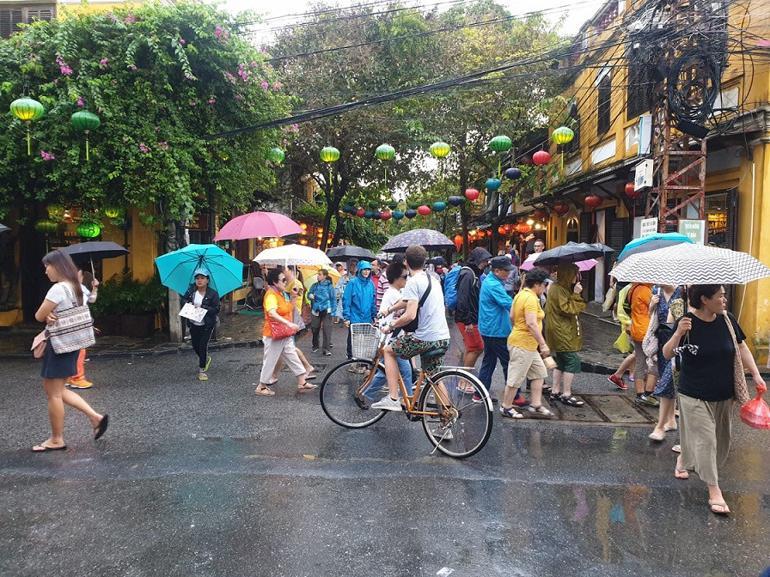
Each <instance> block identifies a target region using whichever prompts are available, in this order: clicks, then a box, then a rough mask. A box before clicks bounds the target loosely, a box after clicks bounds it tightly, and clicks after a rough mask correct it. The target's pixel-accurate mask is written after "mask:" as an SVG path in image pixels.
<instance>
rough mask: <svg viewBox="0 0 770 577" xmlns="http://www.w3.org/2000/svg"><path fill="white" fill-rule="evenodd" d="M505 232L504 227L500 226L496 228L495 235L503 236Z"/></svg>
mask: <svg viewBox="0 0 770 577" xmlns="http://www.w3.org/2000/svg"><path fill="white" fill-rule="evenodd" d="M507 232H508V231H507V230H505V227H504V226H503V225H502V224H501V225H500V226H498V227H497V234H499V235H500V236H505V235H506V233H507Z"/></svg>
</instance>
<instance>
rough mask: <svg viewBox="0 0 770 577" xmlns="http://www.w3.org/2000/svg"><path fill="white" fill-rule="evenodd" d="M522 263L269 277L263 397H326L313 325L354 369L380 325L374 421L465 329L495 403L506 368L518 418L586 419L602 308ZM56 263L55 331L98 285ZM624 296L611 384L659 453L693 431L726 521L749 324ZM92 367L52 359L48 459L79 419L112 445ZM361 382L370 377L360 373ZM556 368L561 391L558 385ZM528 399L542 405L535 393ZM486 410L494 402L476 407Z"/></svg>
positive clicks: (682, 448)
mask: <svg viewBox="0 0 770 577" xmlns="http://www.w3.org/2000/svg"><path fill="white" fill-rule="evenodd" d="M543 249H544V243H543V242H542V240H537V241H536V242H535V243H534V244H533V250H534V251H535V252H541V251H542V250H543ZM433 262H434V263H436V261H433ZM522 262H523V259H519V255H518V254H516V252H514V251H508V252H504V251H501V254H498V255H497V256H492V254H491V253H490V252H489V251H487V250H486V249H484V248H481V247H477V248H474V249H473V250H472V251H471V252H470V254H469V255H468V258H467V259H466V260H465V261H462V262H457V263H455V264H454V265H453V266H452V267H450V268H445V267H444V266H443V265H442V264H431V261H430V260H429V259H428V254H427V252H426V250H425V249H424V248H423V247H421V246H410V247H409V248H408V249H407V250H406V251H405V253H404V254H403V255H396V256H395V257H394V258H393V259H392V261H390V262H387V261H385V260H384V259H380V258H377V259H374V260H372V261H371V262H370V261H367V260H360V261H356V260H351V261H348V262H337V263H335V265H334V268H335V269H336V275H335V278H336V282H333V281H332V276H331V273H332V271H331V270H327V269H324V268H321V269H320V270H319V271H318V272H317V274H316V278H315V282H313V283H312V284H311V285H310V286H309V289H307V290H305V285H304V284H303V282H302V280H301V278H299V272H298V271H297V270H295V269H293V268H291V267H281V266H278V267H273V268H270V269H269V270H265V271H263V275H262V276H261V278H262V277H263V278H264V284H263V289H262V290H263V298H262V309H263V311H264V323H263V330H262V342H263V344H264V350H263V355H262V367H261V372H260V376H259V382H258V383H257V385H256V389H255V393H256V394H257V395H259V396H263V397H271V396H274V395H275V394H276V392H275V390H274V385H275V384H276V383H277V382H278V375H279V372H280V370H281V369H282V367H283V366H284V365H285V366H287V367H288V368H289V370H290V371H291V372H292V373H293V375H294V377H295V378H296V385H297V391H298V392H300V393H306V392H310V391H313V390H315V389H316V385H314V384H313V383H312V382H311V381H312V380H313V379H314V378H315V376H316V374H315V368H314V367H313V365H312V363H311V362H310V360H309V359H308V357H307V356H306V355H305V354H304V353H303V351H302V350H301V349H300V348H299V347H298V346H297V344H296V342H295V336H296V335H297V333H298V332H299V331H301V330H303V329H304V328H305V326H306V323H305V318H308V319H309V325H310V330H311V332H312V348H311V351H312V353H314V354H320V355H325V356H330V355H331V354H332V352H331V349H332V347H333V346H334V344H333V342H332V331H333V328H332V327H333V325H334V324H343V325H344V326H345V327H346V330H347V347H346V354H347V357H348V358H349V359H352V358H354V355H353V348H352V336H351V335H352V330H351V328H350V327H351V325H355V324H361V323H376V322H379V326H380V330H381V331H382V333H384V334H387V335H388V337H387V342H386V346H385V348H384V367H385V371H384V373H381V374H378V375H377V376H376V377H375V379H374V382H373V383H372V384H371V386H370V387H369V388H368V390H367V391H366V402H365V403H362V404H361V407H362V409H364V410H388V411H401V410H402V404H401V400H400V399H399V391H400V387H399V379H400V380H402V381H403V383H404V386H405V389H406V390H407V392H410V391H411V390H412V374H413V373H412V369H413V367H412V364H411V362H410V359H412V358H414V357H420V359H421V366H422V368H423V369H424V370H426V371H428V372H430V371H432V370H435V368H437V367H438V366H439V365H441V364H442V362H443V355H444V353H445V352H446V350H447V349H448V348H449V342H450V328H449V326H450V325H449V322H448V321H449V320H452V318H453V320H454V323H455V325H456V328H457V331H458V332H459V334H460V336H461V338H462V343H463V345H462V349H463V350H462V363H463V365H464V366H465V367H467V368H468V369H470V370H476V368H477V365H479V359H480V366H478V376H479V379H480V381H481V382H482V383H483V384H484V385H485V387H486V388H487V390H489V392H490V394H491V395H492V398H493V401H494V402H498V399H497V398H495V397H496V396H497V395H499V393H500V391H494V390H493V388H494V387H493V374H494V372H495V371H496V370H497V366H498V364H499V365H500V369H501V371H502V375H503V379H504V383H505V386H504V390H503V391H502V395H500V397H501V398H500V400H499V413H500V415H501V416H502V417H503V418H504V419H521V418H523V417H525V416H527V417H530V418H541V419H551V418H553V417H554V416H555V415H554V411H553V410H552V409H553V406H554V404H555V403H561V404H563V405H565V406H566V407H581V406H582V405H583V404H584V401H583V400H582V399H580V398H579V396H577V395H575V394H574V391H573V388H572V386H573V381H574V378H575V375H576V374H578V373H579V372H580V370H581V359H580V356H579V353H580V351H581V349H582V338H583V329H582V327H581V321H580V315H581V313H582V312H583V311H584V310H585V308H586V304H587V303H586V301H585V300H584V299H583V297H582V293H583V286H582V284H581V276H580V272H579V270H578V267H577V266H576V265H575V264H573V263H562V264H560V265H558V266H557V267H555V268H554V270H545V269H543V268H537V267H536V268H532V269H531V270H528V271H526V272H525V271H523V270H520V266H521V263H522ZM43 264H44V267H45V272H46V274H47V275H48V277H49V279H50V280H51V282H53V283H54V284H53V286H52V287H51V289H50V291H49V292H48V294H47V295H46V298H45V300H44V301H43V303H42V304H41V306H40V309H39V310H38V312H37V315H36V318H37V320H39V321H40V322H42V323H46V324H47V325H48V326H49V327H50V326H54V325H55V324H56V323H57V322H58V319H59V315H61V314H62V313H63V312H64V311H67V310H68V309H69V308H70V307H82V306H86V307H87V303H89V302H93V301H94V299H95V298H96V297H97V290H98V281H96V279H93V278H89V279H88V282H89V284H90V289H89V288H87V287H86V286H85V285H84V284H83V279H84V276H83V272H82V271H78V269H77V267H75V265H74V263H73V262H72V260H71V259H70V257H69V256H67V255H66V254H64V253H62V252H61V251H53V252H51V253H49V254H48V255H47V256H46V257H45V259H44V260H43ZM209 277H210V274H209V272H208V270H206V269H205V267H200V268H199V269H197V270H196V271H195V273H194V278H193V279H192V283H191V285H190V287H189V290H188V291H187V292H186V293H185V294H184V295H183V296H182V301H183V302H184V303H187V304H190V305H191V306H192V307H194V308H196V309H203V310H204V311H205V313H204V312H203V311H202V312H201V315H200V316H199V317H196V320H192V319H188V320H187V323H188V325H189V331H190V338H191V344H192V348H193V350H194V351H195V354H196V360H197V364H198V372H197V377H198V379H199V380H202V381H205V380H207V379H208V371H209V367H210V365H211V356H210V355H209V352H208V342H209V339H210V338H211V334H212V331H213V330H214V328H215V326H216V323H217V319H218V313H219V310H220V298H219V296H218V294H217V293H216V291H214V290H212V288H210V287H209ZM610 292H611V295H612V297H608V301H610V302H609V306H612V307H614V309H615V312H616V315H617V318H618V320H619V321H620V324H621V327H622V331H623V332H624V333H625V334H624V335H622V336H624V337H626V338H627V339H628V341H629V342H630V345H629V349H630V351H629V352H630V354H629V355H628V356H627V357H626V359H625V360H624V362H623V363H622V364H621V365H620V366H619V367H618V370H617V371H616V372H615V373H614V374H612V375H610V376H609V378H608V379H609V381H610V383H612V385H613V386H614V387H616V388H617V389H619V390H623V391H625V390H627V389H628V385H627V384H626V382H625V373H626V371H631V374H632V379H633V383H634V386H635V393H636V395H635V402H637V403H639V404H640V405H644V406H647V407H651V408H655V407H657V408H658V411H659V412H658V415H659V417H658V421H657V423H656V425H655V427H654V429H653V430H652V432H651V433H650V434H649V437H650V439H651V440H652V441H653V442H660V441H662V440H664V439H665V438H666V434H667V433H669V432H675V431H678V432H679V435H680V439H681V442H680V443H679V444H678V445H676V446H675V447H674V449H675V450H676V451H678V452H679V455H678V457H677V460H676V464H675V467H674V475H675V477H676V478H677V479H687V478H688V477H689V475H690V473H691V472H695V473H697V474H698V476H699V477H700V478H701V479H702V480H703V481H704V482H705V483H706V484H707V486H708V492H709V500H708V503H709V507H710V509H711V511H712V512H714V513H716V514H727V513H729V508H728V506H727V504H726V503H725V502H724V498H723V496H722V493H721V491H720V489H719V482H718V469H719V466H720V465H721V463H722V462H723V461H724V458H725V457H726V455H727V451H728V448H729V442H730V409H731V406H732V405H733V402H734V401H738V402H741V403H742V402H746V401H747V400H748V393H747V386H746V382H745V379H743V381H741V376H740V375H742V374H743V369H744V368H745V371H747V372H749V373H750V374H751V375H752V377H753V379H754V382H755V383H756V384H757V386H758V387H764V381H763V380H762V376H761V375H760V373H759V370H758V368H757V366H756V363H755V362H754V359H753V357H752V355H751V352H750V350H749V348H748V347H747V345H746V342H745V335H744V333H743V331H742V330H741V327H740V326H739V324H738V322H737V320H736V319H735V318H734V317H733V316H732V315H730V314H725V311H726V298H725V292H724V288H723V287H722V286H719V285H700V286H690V287H673V286H651V285H647V284H631V285H627V286H625V287H621V286H617V285H613V286H612V287H611V289H610ZM612 301H614V302H612ZM605 307H606V308H607V307H608V303H607V302H605ZM723 319H724V320H723ZM84 356H85V350H84V349H81V350H75V351H71V352H66V353H61V354H59V353H57V351H55V350H54V347H52V346H47V347H46V349H45V354H44V355H43V366H42V371H41V375H42V377H43V380H44V390H45V392H46V395H47V397H48V409H49V417H50V423H51V435H50V437H49V438H48V439H46V440H45V441H43V442H42V443H40V444H38V445H35V447H33V451H38V452H44V451H54V450H62V449H65V448H66V444H65V442H64V437H63V426H64V405H69V406H71V407H74V408H76V409H77V410H79V411H81V412H82V413H84V414H85V415H86V416H87V417H88V419H89V420H90V421H91V425H92V426H93V430H94V438H95V439H98V438H99V437H101V436H102V435H103V434H104V432H105V431H106V429H107V425H108V423H109V420H108V416H107V415H106V414H104V415H102V414H100V413H97V412H96V411H94V410H93V409H92V408H91V406H90V405H89V404H88V403H86V402H85V401H84V400H83V399H82V397H80V396H79V395H78V394H77V393H75V392H74V391H71V390H68V389H67V388H66V386H65V385H66V384H67V383H71V384H73V386H74V387H75V388H78V384H80V386H82V384H83V381H85V375H84V372H83V364H82V362H83V357H84ZM735 363H740V365H741V367H742V369H741V371H740V372H739V371H736V370H734V368H735V366H738V365H736V364H735ZM349 370H350V371H351V372H354V373H356V372H358V373H364V372H365V370H364V369H362V368H361V367H360V366H358V365H357V364H356V363H351V364H350V367H349ZM549 370H550V371H551V379H550V381H551V383H550V386H548V385H546V379H547V378H548V373H549ZM89 386H90V384H89ZM527 389H528V390H529V398H526V396H525V394H524V391H526V390H527ZM385 390H387V394H385V395H384V396H382V393H381V391H385ZM380 397H381V398H380ZM473 400H474V401H476V402H482V399H481V398H479V397H477V396H474V399H473ZM677 411H678V413H677ZM677 414H678V415H679V417H680V418H679V423H678V424H677V418H676V415H677Z"/></svg>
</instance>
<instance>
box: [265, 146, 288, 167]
mask: <svg viewBox="0 0 770 577" xmlns="http://www.w3.org/2000/svg"><path fill="white" fill-rule="evenodd" d="M285 158H286V153H285V152H284V151H283V150H282V149H281V148H278V147H277V146H274V147H273V148H271V149H270V150H269V151H268V152H267V159H268V160H269V161H270V162H272V163H273V164H283V160H284V159H285Z"/></svg>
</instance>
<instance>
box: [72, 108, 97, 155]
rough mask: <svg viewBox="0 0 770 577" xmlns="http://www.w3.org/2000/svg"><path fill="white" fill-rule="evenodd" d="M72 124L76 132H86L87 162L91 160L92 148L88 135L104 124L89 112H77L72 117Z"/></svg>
mask: <svg viewBox="0 0 770 577" xmlns="http://www.w3.org/2000/svg"><path fill="white" fill-rule="evenodd" d="M70 123H71V124H72V126H73V127H74V128H75V130H79V131H80V132H84V133H85V135H86V162H87V161H88V160H90V146H89V142H88V135H89V133H90V132H91V131H92V130H96V129H97V128H99V125H100V124H101V123H102V121H101V120H99V117H98V116H96V114H94V113H93V112H88V111H87V110H79V111H78V112H75V113H74V114H73V115H72V116H71V117H70Z"/></svg>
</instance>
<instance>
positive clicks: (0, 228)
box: [0, 224, 11, 232]
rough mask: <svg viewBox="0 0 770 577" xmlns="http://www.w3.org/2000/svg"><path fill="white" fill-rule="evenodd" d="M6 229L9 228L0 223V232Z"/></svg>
mask: <svg viewBox="0 0 770 577" xmlns="http://www.w3.org/2000/svg"><path fill="white" fill-rule="evenodd" d="M6 230H11V229H10V228H8V227H7V226H5V225H4V224H0V232H5V231H6Z"/></svg>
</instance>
